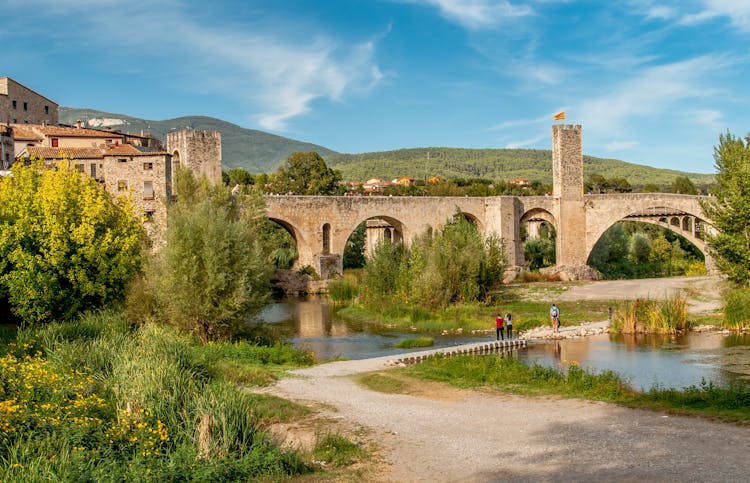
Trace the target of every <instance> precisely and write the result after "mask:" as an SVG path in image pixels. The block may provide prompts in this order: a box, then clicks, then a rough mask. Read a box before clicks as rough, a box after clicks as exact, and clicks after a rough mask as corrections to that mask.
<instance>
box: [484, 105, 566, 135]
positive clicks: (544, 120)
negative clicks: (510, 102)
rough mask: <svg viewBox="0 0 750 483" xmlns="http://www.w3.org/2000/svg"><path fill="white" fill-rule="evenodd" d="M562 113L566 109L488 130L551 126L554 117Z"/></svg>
mask: <svg viewBox="0 0 750 483" xmlns="http://www.w3.org/2000/svg"><path fill="white" fill-rule="evenodd" d="M560 111H565V108H561V109H557V110H555V111H554V112H550V113H549V114H545V115H543V116H539V117H535V118H532V119H514V120H512V121H505V122H501V123H499V124H495V125H494V126H490V127H489V128H487V131H499V130H502V129H509V128H514V127H523V126H532V125H534V124H549V123H550V122H552V117H553V116H554V115H555V114H557V113H558V112H560Z"/></svg>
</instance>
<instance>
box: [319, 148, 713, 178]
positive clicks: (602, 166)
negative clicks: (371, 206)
mask: <svg viewBox="0 0 750 483" xmlns="http://www.w3.org/2000/svg"><path fill="white" fill-rule="evenodd" d="M326 162H327V163H328V164H329V165H330V166H332V167H335V168H336V169H338V170H340V171H341V172H342V174H343V178H344V179H351V180H366V179H369V178H385V179H393V178H396V177H400V176H411V177H413V178H417V179H426V178H429V177H432V176H440V177H443V178H488V179H497V180H510V179H513V178H528V179H529V180H537V181H542V182H546V183H551V182H552V151H550V150H543V149H461V148H413V149H399V150H397V151H383V152H377V153H365V154H334V155H331V156H328V157H327V158H326ZM583 162H584V172H585V175H586V176H588V175H590V174H593V173H598V174H601V175H602V176H604V177H605V178H619V177H623V178H625V179H627V180H628V182H630V183H631V184H633V185H643V184H646V183H656V184H658V185H667V184H671V183H672V182H673V181H674V179H675V177H677V176H687V177H688V178H690V180H691V181H692V182H693V183H695V184H696V185H705V184H709V183H711V182H713V180H714V175H712V174H701V173H686V172H683V171H676V170H671V169H660V168H652V167H650V166H644V165H640V164H633V163H627V162H625V161H619V160H616V159H603V158H595V157H592V156H584V158H583Z"/></svg>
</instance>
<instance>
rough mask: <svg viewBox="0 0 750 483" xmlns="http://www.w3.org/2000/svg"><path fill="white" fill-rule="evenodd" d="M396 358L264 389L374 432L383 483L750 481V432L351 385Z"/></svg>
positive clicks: (572, 407)
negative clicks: (357, 376) (382, 461)
mask: <svg viewBox="0 0 750 483" xmlns="http://www.w3.org/2000/svg"><path fill="white" fill-rule="evenodd" d="M640 282H641V284H640V285H639V287H641V286H642V284H643V281H640ZM593 285H596V284H593ZM608 289H609V287H608ZM603 298H607V297H603ZM391 359H392V358H390V357H382V358H377V359H367V360H358V361H340V362H333V363H329V364H322V365H318V366H315V367H311V368H307V369H301V370H297V371H294V373H293V377H289V378H285V379H282V380H280V381H279V382H278V383H277V385H275V386H273V387H272V388H268V389H266V390H265V391H264V392H270V393H273V394H276V395H279V396H282V397H285V398H288V399H293V400H298V401H302V402H308V403H310V404H312V405H315V406H316V407H321V403H322V407H323V408H326V409H324V414H323V416H325V417H329V418H333V419H340V420H342V421H345V422H347V423H349V424H351V423H354V424H357V425H362V426H365V427H368V428H370V429H371V430H372V431H371V433H372V434H373V435H374V438H375V439H376V442H377V444H378V446H379V447H380V448H382V451H383V457H384V459H385V461H386V462H387V467H386V468H385V469H384V470H383V472H382V473H380V474H379V475H378V476H377V477H374V478H375V479H377V480H380V481H680V482H683V481H747V480H748V479H749V478H750V458H748V456H747V452H748V447H749V446H750V427H746V426H737V425H733V424H726V423H719V422H714V421H710V420H707V419H701V418H688V417H677V416H671V415H666V414H663V413H656V412H650V411H640V410H632V409H626V408H622V407H618V406H615V405H612V404H605V403H596V402H589V401H582V400H576V399H561V398H552V397H545V398H529V397H521V396H512V395H506V394H500V393H495V392H490V391H482V390H461V389H455V388H448V387H443V386H441V385H435V387H437V388H441V389H437V390H434V391H431V392H428V393H427V395H426V396H410V395H398V394H383V393H379V392H374V391H370V390H368V389H365V388H363V387H361V386H359V385H358V384H356V383H355V382H354V381H353V380H352V378H351V376H352V375H353V374H357V373H361V372H367V371H375V370H385V369H386V368H387V367H389V365H388V363H389V360H391Z"/></svg>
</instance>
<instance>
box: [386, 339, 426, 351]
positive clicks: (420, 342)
mask: <svg viewBox="0 0 750 483" xmlns="http://www.w3.org/2000/svg"><path fill="white" fill-rule="evenodd" d="M433 345H435V340H434V339H433V338H432V337H414V338H412V339H404V340H401V341H399V342H397V343H395V344H393V346H394V347H399V348H401V349H411V348H413V347H432V346H433Z"/></svg>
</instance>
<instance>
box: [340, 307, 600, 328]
mask: <svg viewBox="0 0 750 483" xmlns="http://www.w3.org/2000/svg"><path fill="white" fill-rule="evenodd" d="M549 300H554V298H552V299H549ZM611 305H613V304H612V302H610V301H580V302H560V303H558V307H560V313H561V315H562V321H563V325H578V324H580V323H583V322H592V321H600V320H606V319H607V308H608V307H609V306H611ZM549 307H550V304H548V303H547V302H536V301H526V300H517V299H515V300H514V299H509V300H503V301H501V302H499V303H498V304H495V305H484V304H478V303H477V304H461V305H454V306H450V307H447V308H445V309H442V310H439V311H436V312H428V311H426V310H424V309H421V308H414V307H406V306H399V305H391V306H388V307H383V308H378V309H376V308H368V307H364V306H362V305H350V306H348V307H344V308H342V309H339V310H338V311H337V314H338V315H339V316H341V317H342V318H345V319H349V320H353V321H357V322H363V323H370V324H375V325H379V326H383V327H388V328H396V329H400V330H412V331H414V332H418V333H424V334H435V333H441V332H442V331H444V330H449V331H456V332H464V333H466V332H471V331H494V330H495V314H496V313H497V311H498V310H501V311H502V313H503V315H505V314H506V313H508V312H510V313H512V314H513V329H514V330H515V332H516V333H519V332H521V331H524V330H528V329H532V328H534V327H539V326H542V325H548V324H549V317H548V313H549ZM458 329H460V330H458Z"/></svg>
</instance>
